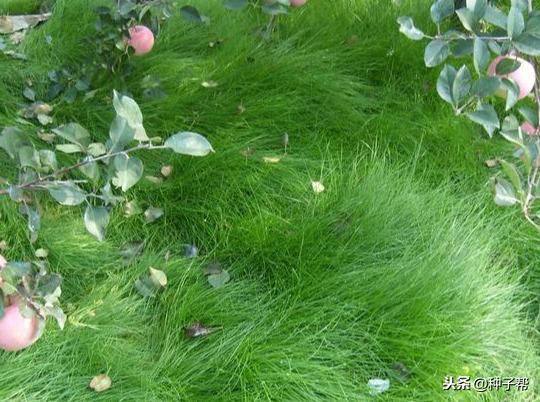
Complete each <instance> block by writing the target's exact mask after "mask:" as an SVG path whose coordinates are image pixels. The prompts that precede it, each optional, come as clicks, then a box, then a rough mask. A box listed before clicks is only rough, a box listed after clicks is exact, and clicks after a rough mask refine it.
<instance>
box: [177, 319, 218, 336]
mask: <svg viewBox="0 0 540 402" xmlns="http://www.w3.org/2000/svg"><path fill="white" fill-rule="evenodd" d="M218 329H221V328H209V327H205V326H204V325H203V324H202V323H201V322H199V321H197V322H194V323H193V324H191V325H190V326H189V327H186V328H184V335H185V336H186V337H187V338H197V337H201V336H207V335H210V334H211V333H212V332H215V331H217V330H218Z"/></svg>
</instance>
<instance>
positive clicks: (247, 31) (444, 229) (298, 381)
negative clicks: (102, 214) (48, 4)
mask: <svg viewBox="0 0 540 402" xmlns="http://www.w3.org/2000/svg"><path fill="white" fill-rule="evenodd" d="M219 3H220V2H219V1H204V2H203V1H199V2H194V4H196V5H198V6H199V7H200V9H201V11H203V13H204V14H206V15H208V16H210V17H211V21H212V23H211V24H210V25H209V26H208V27H203V26H194V25H190V24H187V23H185V22H184V21H183V20H182V19H181V18H180V17H179V16H175V17H173V18H172V19H171V20H170V21H169V22H168V24H167V25H166V27H165V29H164V31H163V32H162V34H161V36H160V37H159V40H158V42H157V44H156V48H155V51H154V52H153V53H151V54H150V55H148V56H146V57H144V58H141V59H140V60H138V61H137V70H136V72H135V75H134V76H133V77H132V78H130V79H129V81H128V82H122V81H121V80H118V79H112V80H111V81H110V82H107V83H104V85H103V87H102V88H100V89H99V92H98V95H97V96H96V97H95V98H94V99H92V100H91V101H87V102H84V101H78V102H76V103H75V104H73V105H62V106H58V107H57V109H56V112H55V118H56V119H57V122H58V123H63V122H68V121H77V122H79V123H80V124H82V125H84V126H86V127H88V128H89V129H91V131H92V133H93V135H95V138H96V139H99V138H101V139H103V138H105V137H106V135H107V130H108V124H109V122H110V120H111V118H112V113H113V112H112V107H111V104H110V95H111V92H112V89H113V88H116V89H127V90H129V91H130V92H132V94H133V95H134V97H135V98H136V99H137V101H138V102H139V104H140V105H141V108H142V110H143V113H144V115H145V126H146V128H147V131H149V132H151V133H152V134H153V135H162V136H167V135H170V134H172V133H174V132H176V131H180V130H185V129H188V128H189V129H193V130H194V131H198V132H201V133H203V134H205V135H206V136H207V137H208V138H209V139H210V140H211V142H212V143H213V145H214V147H215V148H216V150H217V152H216V154H215V155H212V156H210V157H208V158H204V159H189V158H182V157H173V156H172V155H170V154H159V155H155V154H153V155H144V156H143V158H144V160H145V166H146V170H147V173H148V174H155V173H157V172H158V169H159V167H160V166H161V164H162V163H164V162H167V163H172V164H173V165H174V167H175V173H174V174H173V176H172V177H171V178H170V179H168V180H166V181H165V183H164V184H163V185H161V186H155V185H153V184H151V183H148V182H142V183H141V185H140V186H139V187H138V188H137V189H136V190H132V191H131V192H130V193H129V194H128V198H129V199H138V200H141V201H144V202H146V203H148V205H156V206H160V207H162V208H164V210H165V216H164V218H163V219H162V220H160V221H158V222H156V223H155V224H152V225H146V224H144V222H143V220H142V219H140V218H131V219H129V220H125V219H123V218H122V217H121V216H120V215H121V210H120V209H118V210H117V211H115V212H116V213H115V214H114V216H115V218H114V219H113V222H112V224H111V227H110V229H109V234H108V239H107V241H106V242H105V243H97V242H95V241H94V240H93V239H92V238H91V237H90V236H89V235H87V234H86V233H85V232H84V228H83V225H82V221H81V219H80V215H81V211H79V210H78V209H68V210H65V209H59V208H56V207H55V206H54V205H53V204H52V203H47V202H45V204H44V206H45V207H46V211H47V212H46V214H45V217H46V218H45V221H44V222H43V226H44V227H45V229H44V232H43V233H42V235H41V239H40V243H39V246H41V247H46V248H48V249H49V250H50V252H51V255H50V260H51V263H52V266H53V267H54V268H55V270H57V271H58V272H60V273H61V274H62V275H63V276H64V277H65V282H64V286H63V289H64V295H63V296H64V305H65V306H66V310H67V312H68V315H69V322H68V325H67V327H66V329H65V330H64V331H63V332H60V331H58V330H56V329H55V328H54V326H53V325H50V326H49V328H48V331H47V333H46V335H45V336H44V337H43V338H42V339H41V340H40V342H39V343H38V344H36V345H35V346H34V347H32V348H31V349H29V350H28V351H25V352H22V353H19V354H0V367H1V368H2V373H3V375H2V378H1V379H0V399H1V400H31V401H33V400H72V401H84V400H107V401H108V400H110V401H113V400H126V401H127V400H133V401H140V400H145V401H153V400H155V401H158V400H159V401H162V400H195V401H207V400H208V401H210V400H216V401H229V400H246V401H254V400H279V401H281V400H284V401H303V400H305V401H308V400H309V401H312V400H321V401H326V400H369V396H368V393H367V387H366V383H367V380H368V379H370V378H374V377H383V378H390V379H391V381H392V386H391V389H390V391H389V392H388V393H386V394H383V395H382V396H381V397H380V399H381V400H389V401H400V400H403V401H410V400H415V401H416V400H418V401H424V400H425V401H434V400H448V399H450V400H464V401H469V400H492V401H499V400H516V401H519V400H524V401H526V400H531V401H532V400H534V399H535V397H537V395H535V390H531V391H529V392H527V393H513V394H503V393H495V392H490V393H488V394H485V395H482V394H475V393H472V392H471V393H456V392H454V393H449V394H448V393H444V392H443V391H442V387H441V384H442V380H443V378H444V376H445V375H467V374H468V375H471V376H473V377H474V376H479V377H480V376H483V377H491V376H520V377H526V376H528V377H531V378H534V377H536V378H538V367H539V364H538V363H539V360H538V354H537V349H538V344H537V340H538V338H537V330H538V321H537V322H536V323H535V320H537V318H536V314H537V312H538V310H537V303H538V294H539V293H538V290H539V288H540V285H539V283H540V280H539V274H538V272H539V271H538V268H537V267H536V266H537V261H538V255H539V254H538V251H539V246H538V240H537V238H536V237H535V236H537V234H534V233H532V232H531V231H529V230H528V229H527V227H526V226H524V225H521V223H520V222H521V221H520V220H519V216H518V215H517V214H516V213H514V212H512V211H500V210H498V209H495V208H494V207H493V206H492V205H491V200H490V195H489V190H488V185H487V181H488V177H489V176H490V175H491V174H492V172H490V171H489V170H488V169H487V168H485V167H484V166H483V165H482V161H483V160H485V159H488V158H490V157H493V156H497V155H500V154H501V153H505V152H509V151H508V150H507V149H506V148H505V146H504V143H503V142H500V141H496V140H495V141H487V140H485V139H483V137H482V136H481V134H480V132H479V131H478V130H476V129H475V128H474V127H473V126H472V125H469V124H468V123H466V122H463V121H459V120H456V119H455V118H454V117H453V116H452V115H451V113H450V111H449V110H446V109H445V107H444V106H443V105H442V102H440V101H439V100H438V99H437V95H436V93H434V89H433V86H432V84H431V86H429V85H430V84H429V83H433V82H434V77H435V72H429V71H428V72H426V71H425V69H424V67H423V66H422V49H421V46H419V45H418V44H415V43H411V42H408V41H406V40H403V38H401V37H400V36H399V34H398V33H397V32H396V31H397V29H396V24H395V16H397V15H399V14H401V13H412V12H414V13H415V15H418V16H419V17H420V19H421V17H422V15H423V17H424V18H425V17H426V13H425V10H426V9H427V8H426V7H420V6H419V5H418V2H414V4H413V2H408V3H406V4H403V5H402V6H401V7H403V8H402V9H394V8H392V7H390V6H385V7H382V6H381V5H380V2H377V1H365V2H356V1H335V2H325V1H317V0H313V1H312V2H310V7H307V8H306V9H305V10H302V11H301V12H298V13H295V14H294V15H292V16H291V17H290V18H288V19H287V21H286V22H284V23H283V25H281V26H280V28H279V31H278V32H277V34H276V37H275V40H274V41H272V42H271V43H270V44H264V43H262V42H261V41H260V39H258V38H257V37H254V36H253V35H251V32H252V29H253V28H254V27H255V26H256V25H257V23H259V22H260V21H259V16H257V15H254V14H249V13H241V14H235V13H231V12H228V11H226V10H224V9H223V8H222V7H220V6H219ZM422 3H425V4H424V5H427V3H428V2H422ZM96 4H98V2H88V1H84V0H69V1H68V0H59V1H57V3H56V6H55V10H54V17H53V19H52V20H50V21H49V22H48V23H47V24H45V25H43V26H42V27H40V28H39V29H37V30H35V31H33V32H31V33H30V34H29V36H28V38H27V40H26V42H25V44H24V50H25V52H26V53H27V54H28V56H29V58H30V60H31V61H30V62H29V63H21V62H16V61H12V60H8V59H1V60H0V63H2V65H1V68H0V99H2V102H1V103H0V126H5V125H13V124H16V123H15V117H16V111H17V109H18V108H19V107H20V104H21V102H22V97H21V96H20V93H21V90H22V88H23V85H24V80H26V79H32V80H33V81H34V82H35V83H36V84H35V85H36V89H37V91H38V93H40V91H42V92H41V94H43V92H44V91H45V85H44V84H45V82H46V73H47V71H48V70H49V69H50V68H52V67H55V66H58V65H59V64H60V65H61V64H62V63H68V64H70V63H77V62H78V61H79V60H81V59H82V58H83V57H84V56H85V53H86V52H88V48H87V46H85V45H84V44H83V43H82V42H81V40H80V39H81V38H82V37H83V36H85V35H87V34H89V33H91V32H92V29H93V27H92V24H93V19H94V16H93V13H92V11H91V6H93V5H96ZM49 34H50V35H51V36H52V38H53V42H52V46H50V47H48V46H45V45H44V44H45V36H46V35H49ZM352 35H355V36H356V39H355V38H352V40H351V37H352ZM217 38H222V39H224V43H223V44H222V45H220V46H219V47H217V48H213V49H211V48H209V47H208V42H209V41H212V40H215V39H217ZM149 73H151V74H153V75H155V76H158V77H159V78H160V79H161V81H162V88H163V89H164V90H165V92H166V93H167V94H168V96H167V97H166V98H164V99H159V100H154V99H144V98H143V97H142V93H141V90H140V88H139V86H138V82H139V81H140V79H142V78H143V77H144V76H145V75H146V74H149ZM204 80H215V81H217V82H218V83H219V86H218V87H217V88H215V89H205V88H203V87H202V86H201V82H202V81H204ZM424 81H425V85H424ZM240 103H242V104H243V105H245V108H246V111H245V113H243V114H240V115H239V114H238V113H237V106H238V105H239V104H240ZM283 132H288V133H289V135H290V138H291V147H290V149H289V152H288V154H287V156H286V157H284V158H283V159H282V160H281V162H280V163H278V164H265V163H264V162H263V161H262V157H263V156H276V155H281V156H282V155H283V149H282V147H281V145H280V138H281V135H282V134H283ZM248 147H250V148H252V149H253V150H254V154H253V155H251V156H249V157H246V156H244V155H242V154H241V151H243V150H245V149H246V148H248ZM0 168H1V169H2V171H5V169H10V163H9V161H8V160H7V158H5V156H4V155H2V156H1V157H0ZM311 180H321V181H322V182H323V183H324V184H325V186H326V188H327V190H326V191H325V192H324V193H322V194H319V195H316V194H314V193H313V192H312V191H311V188H310V181H311ZM0 214H1V217H2V225H1V226H0V238H2V239H6V240H8V242H9V244H10V249H9V251H8V252H7V254H8V256H9V257H10V258H15V257H22V256H24V255H25V253H29V252H31V249H29V247H28V242H27V240H26V233H25V230H24V227H23V225H22V224H21V220H20V218H19V217H18V214H17V212H16V209H15V208H14V207H13V206H12V205H11V204H10V203H8V202H5V201H2V202H0ZM137 239H145V240H146V241H147V247H146V251H145V253H144V255H143V256H142V258H141V259H140V260H139V261H138V262H137V263H135V264H133V265H131V266H129V267H125V266H123V265H121V264H120V261H119V258H118V248H119V246H120V245H121V244H122V243H124V242H125V241H128V240H137ZM183 244H196V245H198V246H199V247H200V248H201V257H200V258H199V259H196V260H188V259H184V258H182V257H181V254H182V246H183ZM167 250H169V251H171V252H172V255H173V258H172V259H171V260H169V261H168V262H165V258H164V256H165V253H166V251H167ZM214 260H216V261H220V262H222V263H223V264H224V265H225V266H226V267H227V269H229V271H230V272H231V274H232V281H231V283H230V284H228V285H227V286H226V287H225V288H223V289H219V290H215V289H211V288H210V287H209V286H208V285H207V284H206V281H205V279H204V277H203V276H202V273H201V271H202V267H204V265H205V264H206V263H208V262H209V261H214ZM149 266H156V267H159V268H161V269H164V270H165V271H166V272H167V274H168V276H169V279H170V284H169V286H168V289H167V290H166V291H165V292H164V293H163V294H162V295H161V296H160V297H159V298H158V299H156V300H153V301H151V302H146V301H143V300H141V299H140V297H138V296H137V294H136V293H135V292H134V290H133V283H134V281H135V279H136V278H137V277H138V276H140V275H141V274H142V273H143V272H144V271H145V270H147V268H148V267H149ZM535 303H536V304H535ZM197 320H200V321H202V322H204V323H207V324H209V325H214V326H222V327H223V328H222V330H220V331H218V332H216V333H215V334H212V335H211V336H209V337H208V338H204V339H198V340H193V339H185V337H184V336H183V334H182V327H184V326H186V325H189V324H190V323H192V322H193V321H197ZM396 362H400V363H403V364H404V365H406V366H407V367H408V369H409V370H410V371H411V373H412V375H411V377H410V379H408V380H406V381H401V380H400V379H398V378H396V373H395V372H394V370H392V368H391V367H392V365H393V364H394V363H396ZM100 372H108V373H109V375H110V376H111V377H112V378H113V381H114V385H113V387H112V388H111V390H110V391H108V392H106V393H104V394H101V395H95V394H93V393H91V392H90V391H89V390H88V389H87V388H86V385H87V384H88V382H89V379H90V378H91V377H92V376H93V375H95V374H97V373H100ZM531 388H534V386H533V387H531ZM536 392H538V391H537V390H536ZM505 398H506V399H505Z"/></svg>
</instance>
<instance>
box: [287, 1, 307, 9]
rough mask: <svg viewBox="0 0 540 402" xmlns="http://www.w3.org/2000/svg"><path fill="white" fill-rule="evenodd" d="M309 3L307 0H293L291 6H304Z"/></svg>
mask: <svg viewBox="0 0 540 402" xmlns="http://www.w3.org/2000/svg"><path fill="white" fill-rule="evenodd" d="M306 3H307V0H291V7H296V8H298V7H302V6H303V5H304V4H306Z"/></svg>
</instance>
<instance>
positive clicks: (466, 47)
mask: <svg viewBox="0 0 540 402" xmlns="http://www.w3.org/2000/svg"><path fill="white" fill-rule="evenodd" d="M473 51H474V40H472V39H458V40H456V41H454V42H451V52H452V54H453V55H454V56H455V57H458V58H459V57H463V56H468V55H469V54H471V53H473Z"/></svg>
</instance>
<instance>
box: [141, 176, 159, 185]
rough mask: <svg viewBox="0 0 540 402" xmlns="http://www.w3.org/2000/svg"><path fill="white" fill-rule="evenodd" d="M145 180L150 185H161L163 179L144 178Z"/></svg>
mask: <svg viewBox="0 0 540 402" xmlns="http://www.w3.org/2000/svg"><path fill="white" fill-rule="evenodd" d="M144 178H145V179H146V180H148V181H149V182H150V183H152V184H158V185H159V184H161V183H163V178H162V177H156V176H145V177H144Z"/></svg>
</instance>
